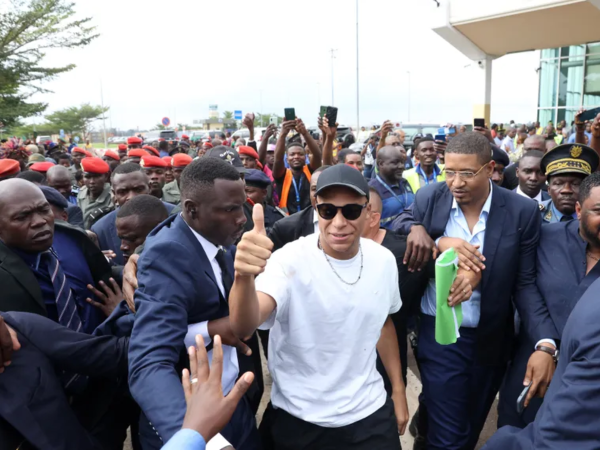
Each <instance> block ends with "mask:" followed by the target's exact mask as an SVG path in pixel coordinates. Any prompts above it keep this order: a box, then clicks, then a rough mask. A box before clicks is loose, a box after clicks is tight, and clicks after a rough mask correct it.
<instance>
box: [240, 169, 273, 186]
mask: <svg viewBox="0 0 600 450" xmlns="http://www.w3.org/2000/svg"><path fill="white" fill-rule="evenodd" d="M244 181H245V182H246V186H251V187H257V188H261V189H266V188H268V187H269V186H270V185H271V179H270V178H269V177H268V176H267V174H266V173H264V172H262V171H260V170H256V169H247V170H246V176H245V177H244Z"/></svg>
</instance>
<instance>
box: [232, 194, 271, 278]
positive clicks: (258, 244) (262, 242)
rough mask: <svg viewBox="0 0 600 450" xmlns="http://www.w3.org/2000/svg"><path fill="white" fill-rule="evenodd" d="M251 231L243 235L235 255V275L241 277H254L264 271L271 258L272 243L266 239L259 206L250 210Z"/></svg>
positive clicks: (262, 214)
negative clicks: (252, 225) (252, 223)
mask: <svg viewBox="0 0 600 450" xmlns="http://www.w3.org/2000/svg"><path fill="white" fill-rule="evenodd" d="M252 221H253V222H254V228H253V229H252V231H248V232H247V233H244V236H242V240H241V241H240V243H239V244H238V246H237V250H236V253H235V263H234V267H235V273H236V275H241V276H255V275H258V274H260V273H262V272H264V270H265V266H266V265H267V260H268V259H269V258H270V257H271V250H273V242H272V241H271V239H269V238H268V237H267V231H266V230H265V216H264V212H263V207H262V205H260V204H256V205H254V208H253V209H252Z"/></svg>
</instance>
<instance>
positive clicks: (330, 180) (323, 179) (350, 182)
mask: <svg viewBox="0 0 600 450" xmlns="http://www.w3.org/2000/svg"><path fill="white" fill-rule="evenodd" d="M334 186H343V187H347V188H349V189H352V190H353V191H354V192H356V193H357V194H359V195H362V196H364V197H367V200H368V199H369V185H368V184H367V180H365V177H363V175H362V173H360V171H358V170H357V169H355V168H354V167H351V166H348V165H346V164H336V165H335V166H332V167H330V168H328V169H325V170H324V171H323V172H321V175H320V176H319V179H318V180H317V192H316V195H319V193H321V192H323V191H324V190H325V189H327V188H330V187H334Z"/></svg>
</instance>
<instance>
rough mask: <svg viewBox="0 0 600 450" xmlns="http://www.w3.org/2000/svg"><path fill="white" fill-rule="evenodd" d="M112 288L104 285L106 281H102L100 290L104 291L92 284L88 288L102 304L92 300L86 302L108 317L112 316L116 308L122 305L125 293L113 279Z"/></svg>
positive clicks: (88, 299) (111, 280)
mask: <svg viewBox="0 0 600 450" xmlns="http://www.w3.org/2000/svg"><path fill="white" fill-rule="evenodd" d="M109 281H110V286H109V285H107V284H106V283H104V281H100V288H101V289H102V291H100V290H98V289H96V288H95V287H94V286H92V285H91V284H88V285H87V288H88V289H89V290H90V291H92V292H93V293H94V295H95V296H96V297H97V298H98V299H99V300H102V302H96V301H94V300H92V299H91V298H87V299H86V301H87V302H88V303H89V304H90V305H92V306H95V307H96V308H98V309H99V310H101V311H102V312H103V313H104V315H105V316H106V317H108V316H110V315H111V314H112V312H113V311H114V310H115V308H116V307H117V306H118V305H119V303H121V301H122V300H123V292H122V291H121V288H120V287H119V285H118V284H117V282H116V281H115V280H114V279H113V278H111V279H110V280H109Z"/></svg>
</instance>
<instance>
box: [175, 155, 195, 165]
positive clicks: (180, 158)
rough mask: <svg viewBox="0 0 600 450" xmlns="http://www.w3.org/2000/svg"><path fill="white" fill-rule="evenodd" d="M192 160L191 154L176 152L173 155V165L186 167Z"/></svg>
mask: <svg viewBox="0 0 600 450" xmlns="http://www.w3.org/2000/svg"><path fill="white" fill-rule="evenodd" d="M191 162H192V157H191V156H190V155H186V154H185V153H176V154H175V155H173V160H172V161H171V165H172V166H173V167H185V166H187V165H188V164H190V163H191Z"/></svg>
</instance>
